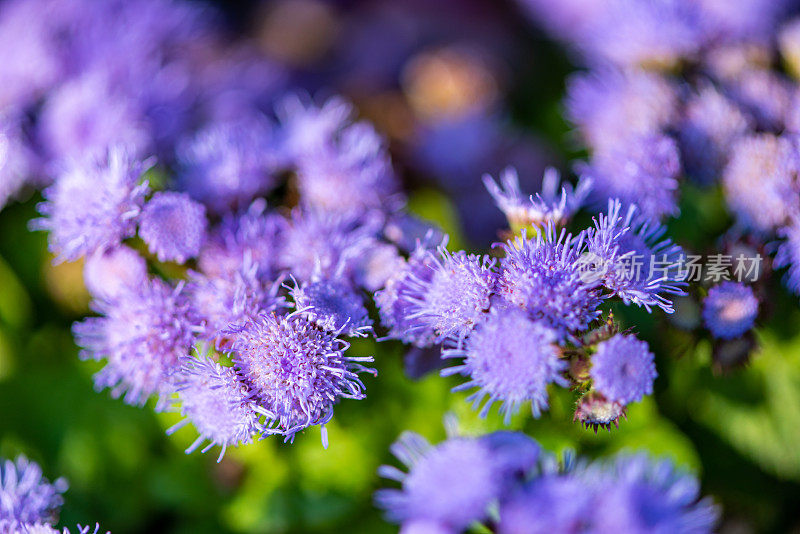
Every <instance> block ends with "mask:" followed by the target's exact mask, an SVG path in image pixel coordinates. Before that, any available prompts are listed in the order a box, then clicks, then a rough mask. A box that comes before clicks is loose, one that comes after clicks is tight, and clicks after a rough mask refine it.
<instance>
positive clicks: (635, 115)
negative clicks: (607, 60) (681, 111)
mask: <svg viewBox="0 0 800 534" xmlns="http://www.w3.org/2000/svg"><path fill="white" fill-rule="evenodd" d="M676 110H677V95H676V91H675V88H674V87H673V86H672V84H671V83H670V82H669V81H668V80H667V79H666V78H663V77H661V76H658V75H657V74H652V73H648V72H645V71H627V72H619V71H616V70H610V69H608V70H601V71H597V72H594V73H590V74H578V75H574V76H573V77H571V78H570V79H569V80H568V82H567V96H566V112H565V113H566V116H567V118H568V119H569V120H570V121H571V122H572V123H573V124H574V125H575V126H577V128H578V131H579V132H580V134H581V136H582V137H583V139H584V141H585V143H586V144H587V145H589V147H591V148H593V149H594V150H596V151H605V150H608V149H611V148H620V147H623V148H624V144H625V143H626V141H627V139H628V138H630V137H632V136H639V135H650V134H657V133H660V132H661V131H662V129H663V128H664V127H666V126H668V125H670V124H672V123H673V122H674V120H675V118H676Z"/></svg>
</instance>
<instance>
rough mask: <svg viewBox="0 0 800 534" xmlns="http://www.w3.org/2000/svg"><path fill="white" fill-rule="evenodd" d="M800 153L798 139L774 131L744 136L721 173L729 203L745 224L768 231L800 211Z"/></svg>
mask: <svg viewBox="0 0 800 534" xmlns="http://www.w3.org/2000/svg"><path fill="white" fill-rule="evenodd" d="M798 173H800V156H798V148H797V145H796V143H795V141H793V140H791V139H789V138H786V137H776V136H774V135H771V134H766V133H763V134H754V135H750V136H747V137H743V138H741V139H740V140H739V141H737V142H736V143H735V144H734V145H733V148H732V152H731V158H730V161H728V165H726V167H725V172H724V174H723V176H722V185H723V187H724V188H725V197H726V200H727V202H728V206H729V207H730V208H731V210H733V212H734V213H735V214H736V215H737V216H738V218H739V222H740V223H742V224H743V225H745V226H747V227H749V228H751V229H753V230H756V231H760V232H769V231H772V230H774V229H775V228H777V227H779V226H783V225H784V224H786V223H787V222H788V219H789V217H790V216H791V215H792V214H793V213H795V212H797V210H798V202H797V196H798V191H800V186H799V185H798V179H797V176H798Z"/></svg>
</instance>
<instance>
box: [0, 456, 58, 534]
mask: <svg viewBox="0 0 800 534" xmlns="http://www.w3.org/2000/svg"><path fill="white" fill-rule="evenodd" d="M66 490H67V482H66V480H64V479H63V478H59V479H58V480H56V481H54V482H53V483H50V482H48V480H47V479H46V478H44V477H43V476H42V469H41V468H40V467H39V466H38V465H37V464H36V463H35V462H31V461H29V460H28V459H27V458H25V456H18V457H17V459H16V460H14V461H11V460H5V461H4V462H2V463H0V523H2V522H4V521H5V522H7V524H9V525H11V526H13V527H15V528H16V527H18V526H19V525H20V524H23V523H50V522H55V521H56V519H57V516H58V509H59V508H60V507H61V505H62V504H63V502H64V500H63V499H62V497H61V494H62V493H64V492H65V491H66ZM3 532H5V530H3Z"/></svg>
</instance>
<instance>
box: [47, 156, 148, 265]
mask: <svg viewBox="0 0 800 534" xmlns="http://www.w3.org/2000/svg"><path fill="white" fill-rule="evenodd" d="M145 169H146V163H143V162H141V161H140V160H138V159H136V158H134V157H133V156H132V155H131V154H130V153H129V152H128V151H127V150H126V149H124V148H120V147H116V148H111V149H109V150H108V152H107V153H106V154H105V155H103V156H100V157H87V158H84V159H82V160H75V161H72V162H71V163H70V164H68V166H67V167H66V169H65V171H64V172H63V173H62V174H61V175H60V176H59V177H58V178H57V179H56V182H55V183H54V184H53V185H52V186H50V187H48V188H47V189H45V191H44V197H45V199H46V201H45V202H42V203H40V204H39V206H38V210H39V213H41V214H42V215H43V216H44V217H43V218H40V219H35V220H33V221H32V223H31V227H32V228H33V229H35V230H45V231H48V232H50V233H49V235H48V242H49V247H50V250H51V252H53V253H54V254H55V255H56V259H57V260H58V261H74V260H77V259H78V258H80V257H81V256H84V255H87V254H91V253H92V252H94V251H96V250H103V249H106V248H111V247H115V246H117V245H119V243H120V242H121V241H122V240H123V239H126V238H128V237H132V236H133V235H134V234H135V233H136V219H137V217H138V216H139V213H140V211H141V208H142V205H143V204H144V197H145V194H146V193H147V189H148V185H147V182H146V181H142V173H143V172H144V170H145Z"/></svg>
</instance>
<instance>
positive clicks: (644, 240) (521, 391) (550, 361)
mask: <svg viewBox="0 0 800 534" xmlns="http://www.w3.org/2000/svg"><path fill="white" fill-rule="evenodd" d="M553 179H554V175H552V174H550V175H549V176H548V177H547V179H546V180H545V185H546V186H547V190H546V191H545V192H543V193H540V194H538V195H536V196H531V197H530V198H528V199H525V198H524V197H523V195H522V194H521V192H520V190H519V185H518V182H517V180H516V175H515V174H514V173H513V171H506V173H505V174H504V175H503V178H502V187H501V186H499V185H497V184H496V183H495V182H494V181H493V180H492V179H491V178H490V177H486V179H485V181H486V184H487V187H488V189H489V192H490V193H491V194H492V196H494V197H495V200H496V201H497V203H498V206H499V207H500V209H502V210H503V211H504V213H506V214H507V216H508V218H509V222H510V224H511V225H512V227H513V226H516V227H517V228H520V227H521V230H520V234H519V235H517V236H516V237H513V238H511V239H509V240H508V241H506V242H504V243H499V244H498V247H497V250H498V251H499V252H501V254H500V258H499V259H497V258H490V257H488V256H476V255H472V254H467V253H466V252H464V251H458V252H449V251H448V250H447V249H446V248H445V246H444V244H440V245H439V246H433V243H431V242H430V240H421V241H419V243H418V245H417V247H416V249H415V250H414V251H413V252H412V253H411V254H410V255H409V257H408V259H406V260H405V261H404V262H403V265H402V267H400V268H398V269H396V271H395V273H394V274H393V275H392V276H391V277H390V278H389V280H388V282H387V283H386V288H385V289H383V290H381V291H379V292H378V293H377V294H376V297H375V298H376V302H377V303H378V306H379V309H380V314H381V319H382V322H383V325H384V326H385V327H386V328H387V329H388V330H389V334H388V335H389V337H390V338H396V339H400V340H403V341H405V342H407V343H410V344H413V345H414V346H416V347H418V348H425V347H430V346H433V345H436V344H441V345H442V357H443V358H447V359H457V360H458V361H459V363H458V364H457V365H455V366H451V367H447V368H445V369H443V370H442V375H444V376H448V375H454V374H460V375H464V376H466V377H467V381H466V382H465V383H464V384H462V385H460V386H458V387H456V388H455V390H454V391H460V390H467V389H473V388H475V389H476V391H475V392H474V393H473V394H472V395H471V396H470V397H469V398H468V400H472V401H474V405H475V407H476V408H477V407H479V406H481V405H482V409H481V415H482V416H485V415H486V414H488V412H489V410H490V408H491V406H492V404H493V403H495V402H499V403H501V406H500V412H501V413H503V414H504V415H505V418H506V422H508V420H509V419H510V417H511V416H512V415H513V414H515V413H517V412H518V411H519V408H520V406H522V405H523V404H528V403H529V404H530V405H531V408H532V412H533V415H534V416H535V417H538V416H539V415H540V414H541V412H542V410H546V409H547V406H548V393H547V388H548V386H549V385H550V384H556V385H559V386H562V387H572V388H574V389H575V390H577V391H578V392H579V394H580V399H579V401H578V405H577V408H576V411H575V418H576V420H579V421H580V422H581V423H583V424H585V425H587V426H591V427H593V428H594V429H595V430H597V428H598V427H599V426H602V427H605V428H609V427H610V425H612V424H618V420H619V418H620V417H621V416H623V415H624V414H625V406H626V405H627V404H629V403H632V402H637V401H640V400H641V399H642V398H643V397H644V396H645V395H649V394H651V393H652V391H653V381H654V379H655V378H656V376H657V373H656V370H655V364H654V361H653V360H654V357H653V354H652V353H651V352H650V350H649V348H648V346H647V343H645V342H644V341H640V340H638V339H636V337H635V336H634V335H633V334H630V333H623V332H621V331H620V330H621V328H620V327H619V326H618V325H617V324H616V323H615V321H614V320H613V318H612V317H611V316H610V315H609V316H608V317H607V318H603V312H604V310H603V308H602V305H603V304H604V303H605V302H606V301H607V300H608V299H610V298H612V297H618V298H620V299H621V300H622V302H623V303H624V304H626V305H631V304H635V305H637V306H641V307H644V308H645V309H647V310H648V311H650V310H651V309H652V308H653V307H658V308H661V309H663V310H664V311H666V312H668V313H671V312H672V304H671V301H670V298H671V297H672V296H674V295H682V294H684V291H683V287H684V286H685V285H686V283H685V282H684V281H683V278H682V276H683V275H682V272H681V271H680V269H679V268H678V267H679V265H680V261H681V258H682V256H683V252H682V249H681V248H680V247H679V246H677V245H675V244H674V243H672V242H671V241H670V240H668V239H664V237H663V236H664V232H665V229H664V227H663V226H662V225H660V224H659V223H658V222H656V221H654V220H652V219H649V218H647V217H646V216H645V215H644V214H642V213H640V212H639V211H638V208H637V207H636V206H635V205H630V207H629V208H628V209H627V210H626V211H625V212H624V213H623V212H622V207H621V206H622V204H621V202H620V201H619V200H613V201H609V204H608V210H607V212H606V213H603V214H601V215H599V216H598V217H596V218H595V221H594V226H592V227H590V228H587V229H584V230H582V231H581V232H579V233H578V234H577V235H572V234H570V233H567V231H566V229H565V228H563V227H562V225H564V224H565V223H566V222H567V221H568V220H569V218H570V216H571V215H572V214H573V213H574V212H575V211H577V210H578V209H579V208H580V206H581V203H582V201H583V200H584V199H585V197H586V192H587V191H586V190H587V188H588V185H587V183H586V182H581V184H580V185H579V186H578V187H577V188H575V189H574V190H573V189H572V188H570V187H567V186H564V187H562V188H561V192H560V194H557V193H556V192H555V191H556V188H557V185H556V184H554V183H553ZM633 256H637V257H644V258H650V257H657V258H658V259H659V261H660V262H661V263H662V269H660V270H659V271H658V272H657V273H655V274H654V273H653V272H646V271H639V272H637V273H636V275H635V276H631V273H630V271H629V270H628V269H626V265H627V263H628V260H630V259H631V258H632V257H633Z"/></svg>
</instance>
